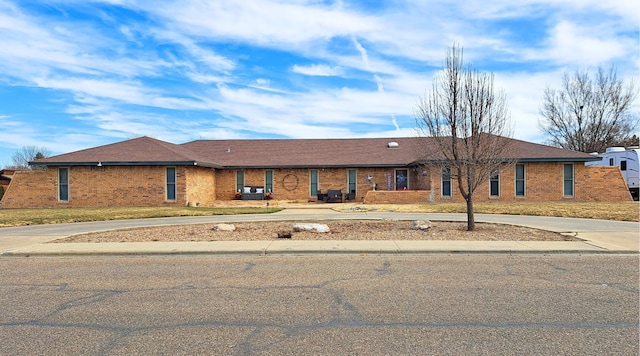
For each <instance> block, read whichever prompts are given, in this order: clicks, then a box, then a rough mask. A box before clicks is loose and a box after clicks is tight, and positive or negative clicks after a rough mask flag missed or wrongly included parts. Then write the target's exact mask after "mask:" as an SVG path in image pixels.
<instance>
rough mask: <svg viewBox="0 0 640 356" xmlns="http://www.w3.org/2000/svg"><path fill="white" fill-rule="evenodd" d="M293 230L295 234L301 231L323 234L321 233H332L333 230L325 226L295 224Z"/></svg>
mask: <svg viewBox="0 0 640 356" xmlns="http://www.w3.org/2000/svg"><path fill="white" fill-rule="evenodd" d="M292 228H293V231H294V232H300V231H314V232H321V233H327V232H331V230H330V229H329V226H327V225H325V224H293V226H292Z"/></svg>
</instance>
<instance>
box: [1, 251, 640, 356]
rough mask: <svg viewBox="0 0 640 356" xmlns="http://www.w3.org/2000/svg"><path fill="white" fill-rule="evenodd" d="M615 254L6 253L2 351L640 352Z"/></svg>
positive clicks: (634, 297) (626, 281)
mask: <svg viewBox="0 0 640 356" xmlns="http://www.w3.org/2000/svg"><path fill="white" fill-rule="evenodd" d="M639 280H640V273H639V264H638V257H637V256H615V255H608V256H603V255H587V256H576V255H550V256H545V255H517V256H508V255H451V256H446V255H416V256H391V255H387V256H384V255H382V256H317V257H314V256H305V257H293V256H286V257H241V258H238V257H211V256H200V257H196V256H186V257H185V256H182V257H179V256H164V257H135V258H134V257H110V258H107V257H94V258H4V259H0V311H1V313H0V354H2V355H27V354H29V355H31V354H46V355H80V354H82V355H116V354H118V355H120V354H172V355H174V354H175V355H178V354H219V355H247V354H270V355H280V354H283V355H302V354H305V355H309V354H318V355H320V354H322V355H327V354H334V355H344V354H353V355H381V354H404V355H408V354H415V355H418V354H419V355H430V354H432V355H462V354H464V355H501V354H502V355H512V354H527V355H534V354H535V355H559V354H562V355H569V354H571V355H603V354H606V355H637V354H638V352H639V349H638V344H639V336H638V335H639V326H638V322H639V303H638V300H639V286H638V281H639Z"/></svg>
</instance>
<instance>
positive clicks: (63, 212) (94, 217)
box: [0, 207, 282, 227]
mask: <svg viewBox="0 0 640 356" xmlns="http://www.w3.org/2000/svg"><path fill="white" fill-rule="evenodd" d="M280 210H282V208H264V207H260V208H258V207H225V208H191V207H131V208H129V207H125V208H61V209H0V227H7V226H24V225H38V224H59V223H69V222H82V221H104V220H121V219H143V218H161V217H172V216H210V215H235V214H266V213H274V212H276V211H280Z"/></svg>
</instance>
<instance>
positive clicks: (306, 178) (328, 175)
mask: <svg viewBox="0 0 640 356" xmlns="http://www.w3.org/2000/svg"><path fill="white" fill-rule="evenodd" d="M265 171H266V170H264V169H247V170H244V182H245V185H247V186H250V185H254V186H264V185H265ZM271 171H272V172H273V194H274V198H275V199H281V200H297V201H308V200H315V199H316V197H315V196H311V195H310V191H311V187H310V179H311V178H310V176H311V174H310V171H311V169H273V170H271ZM317 171H318V189H319V190H320V191H321V192H325V193H326V192H327V191H328V190H341V191H342V192H343V193H345V194H346V193H348V192H347V190H348V172H349V169H347V168H324V169H323V168H321V169H317ZM408 171H409V185H410V187H415V186H417V187H421V188H420V189H424V188H423V187H427V188H428V187H429V183H430V182H429V179H428V178H429V177H428V175H426V176H423V175H422V172H421V171H419V172H418V171H415V170H413V169H408ZM387 174H389V175H391V189H392V190H393V189H395V182H394V180H393V177H394V176H393V174H394V170H393V169H383V168H366V169H364V168H358V169H356V200H355V201H362V200H363V199H364V197H365V195H366V194H367V192H368V191H369V190H372V186H373V183H376V184H377V189H378V190H387ZM368 176H371V177H372V179H371V181H367V177H368ZM235 184H236V171H235V170H218V171H216V189H217V199H220V200H228V199H233V196H234V195H235ZM414 189H415V188H414Z"/></svg>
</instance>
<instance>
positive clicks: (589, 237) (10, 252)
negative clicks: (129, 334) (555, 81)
mask: <svg viewBox="0 0 640 356" xmlns="http://www.w3.org/2000/svg"><path fill="white" fill-rule="evenodd" d="M475 217H476V221H477V222H488V223H500V224H510V225H519V226H526V227H531V228H536V229H542V230H549V231H554V232H558V233H566V234H572V235H575V236H577V237H579V238H581V239H583V240H584V241H579V242H569V241H557V242H532V241H522V242H520V241H402V240H394V241H295V240H294V241H284V240H274V241H241V242H229V241H211V242H145V243H64V244H50V243H47V242H50V241H53V240H56V239H59V238H64V237H67V236H71V235H75V234H83V233H89V232H96V231H104V230H113V229H124V228H136V227H146V226H163V225H181V224H204V223H221V222H228V223H234V222H247V221H278V220H280V221H282V220H325V219H355V220H361V219H372V220H377V219H397V220H433V221H466V214H442V213H397V212H359V211H356V212H346V213H342V212H336V211H333V210H330V209H295V208H293V209H290V208H287V209H284V210H282V211H280V212H277V213H274V214H258V215H218V216H200V217H172V218H154V219H134V220H115V221H98V222H84V223H69V224H50V225H34V226H23V227H9V228H0V255H2V256H25V255H89V254H94V255H100V254H103V255H104V254H124V255H126V254H190V253H192V254H306V253H627V254H628V253H632V254H638V253H639V251H640V224H639V223H637V222H623V221H610V220H595V219H577V218H557V217H540V216H522V215H493V214H476V216H475Z"/></svg>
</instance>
